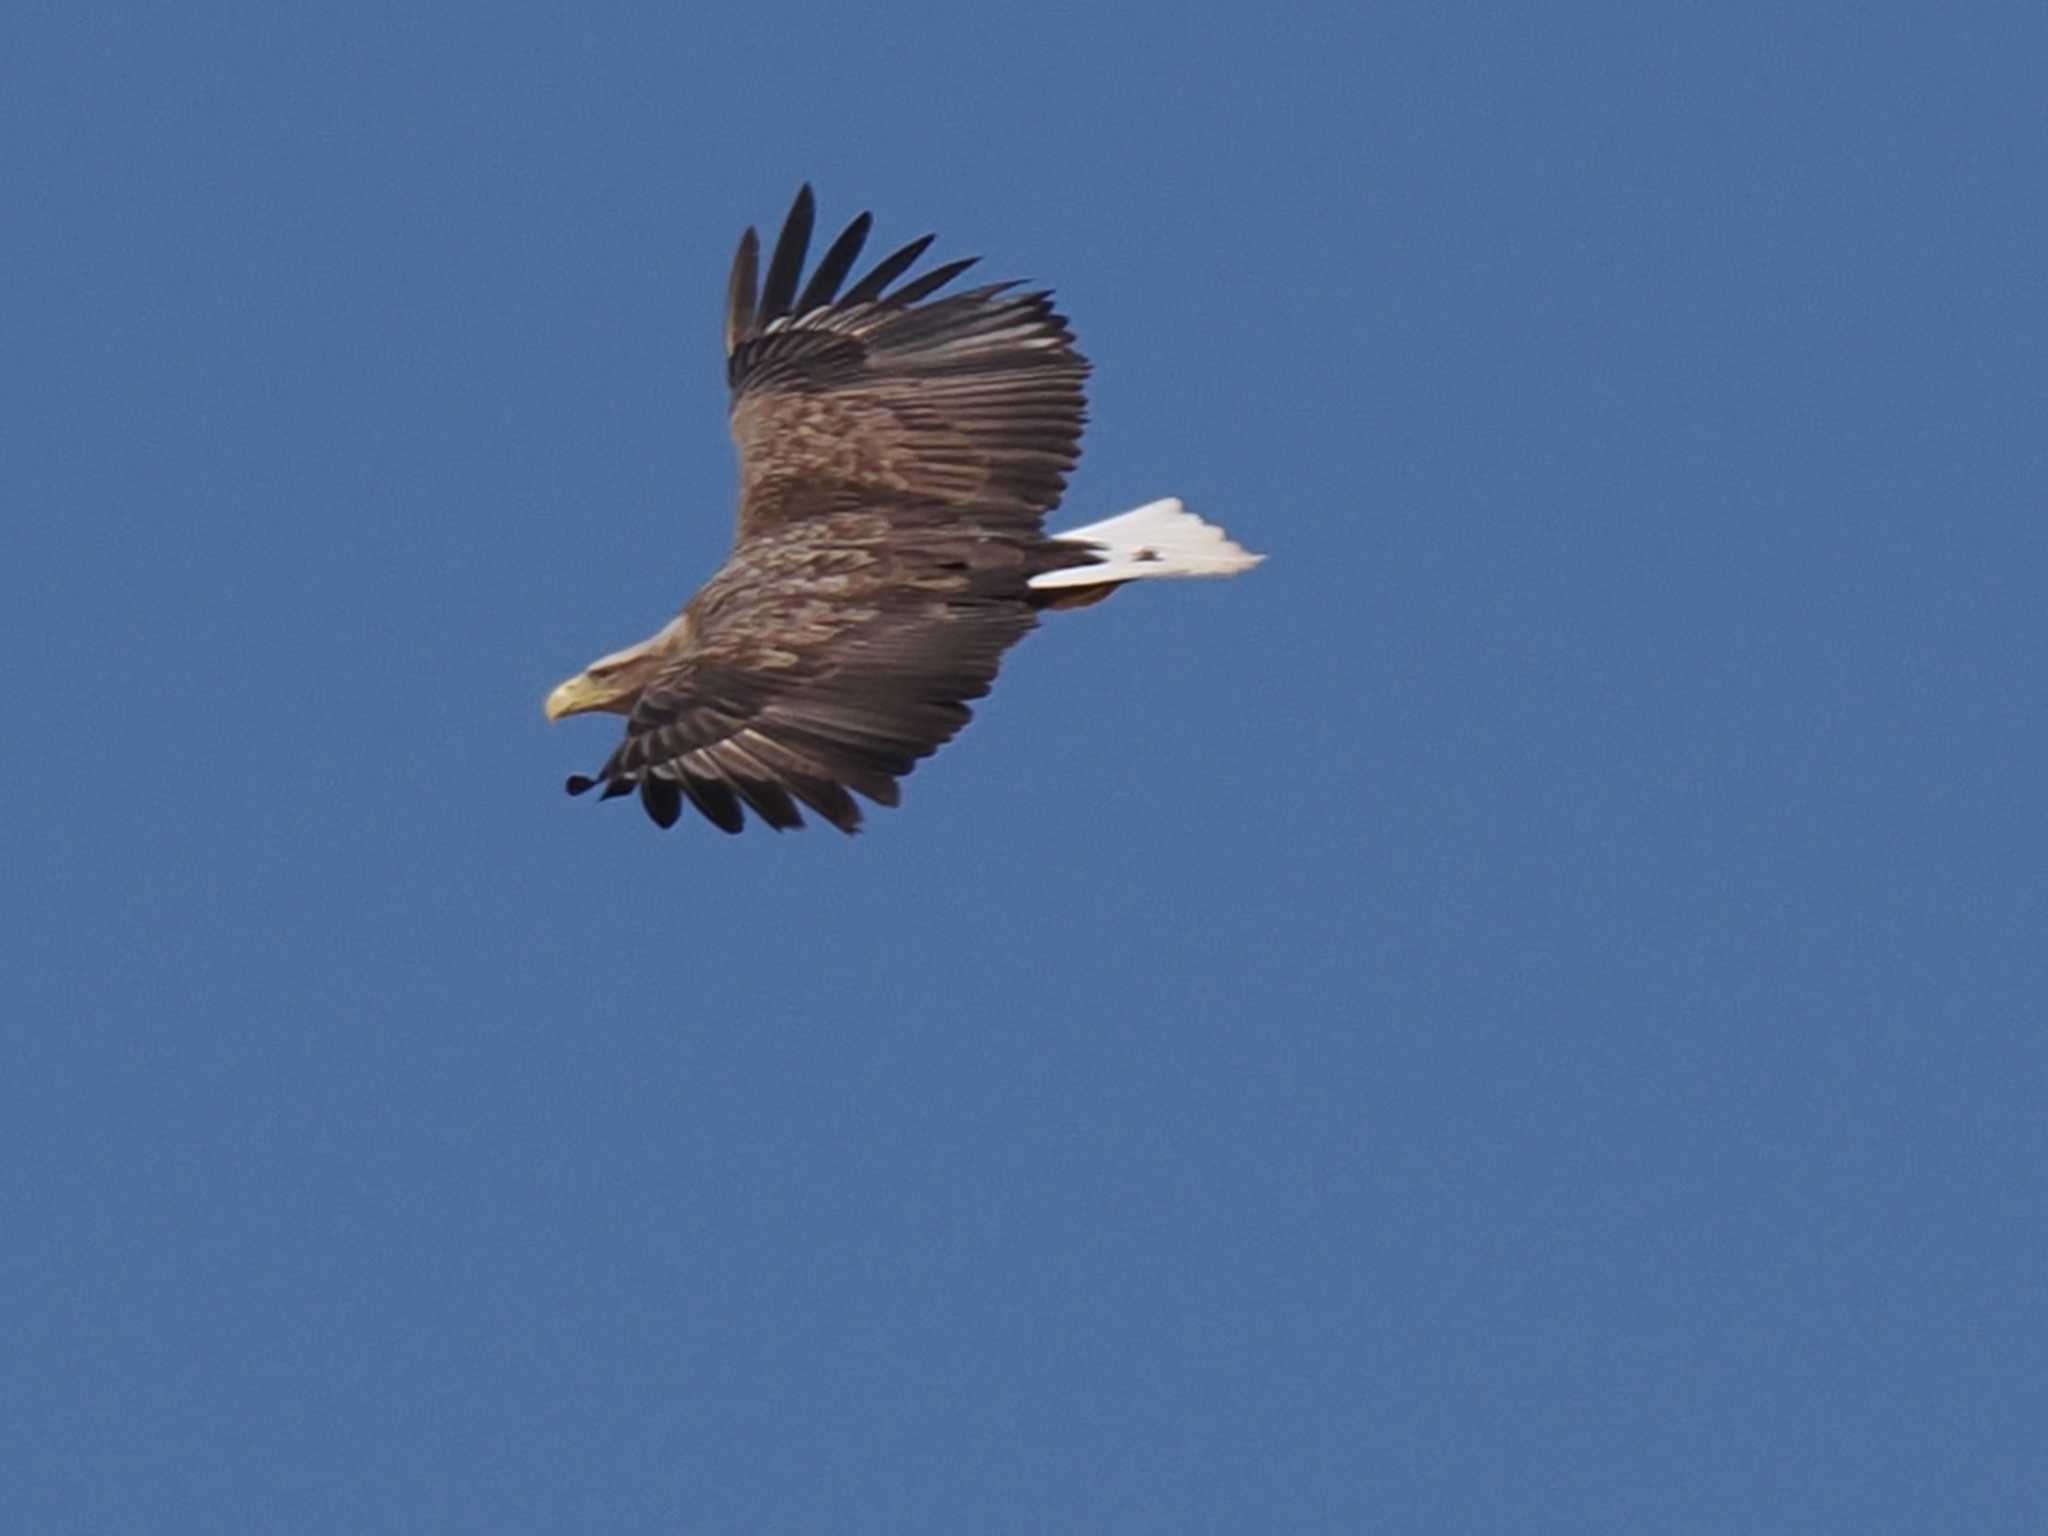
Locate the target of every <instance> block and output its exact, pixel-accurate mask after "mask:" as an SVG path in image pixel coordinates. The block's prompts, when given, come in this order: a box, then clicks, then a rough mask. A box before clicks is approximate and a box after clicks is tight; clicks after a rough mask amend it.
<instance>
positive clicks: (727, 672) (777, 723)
mask: <svg viewBox="0 0 2048 1536" xmlns="http://www.w3.org/2000/svg"><path fill="white" fill-rule="evenodd" d="M813 216H814V208H813V202H812V198H811V189H810V188H809V187H808V186H806V187H804V188H803V189H802V190H801V191H799V192H798V193H797V196H796V202H795V203H794V205H793V206H792V207H791V208H790V210H789V217H788V218H787V219H786V220H785V221H784V223H783V226H782V233H781V235H780V236H779V237H778V238H777V240H776V242H775V251H774V254H773V255H772V256H771V257H770V258H769V261H768V270H767V274H766V277H765V279H764V280H762V281H761V282H760V284H759V286H758V287H757V286H756V281H755V273H756V268H757V264H758V261H759V242H758V240H757V238H756V236H755V233H754V231H753V230H752V229H749V230H748V231H747V232H746V234H745V235H744V236H742V237H741V239H740V246H739V253H738V255H737V256H736V257H735V258H734V260H733V265H732V277H731V280H730V282H729V284H728V285H727V289H726V301H725V372H726V380H727V382H728V384H729V385H730V386H731V389H732V434H733V438H734V440H735V441H736V442H737V444H738V445H739V456H740V498H739V500H740V504H739V519H738V526H737V528H736V530H735V533H734V539H733V547H732V552H731V554H730V555H728V556H727V557H726V562H725V564H724V566H723V567H722V568H721V569H720V570H719V571H718V572H717V573H716V574H715V575H714V576H713V577H712V578H711V580H710V581H709V582H708V583H706V584H705V586H704V588H703V589H702V590H701V591H700V592H698V593H697V595H696V596H695V597H693V598H691V599H690V601H689V603H688V604H687V605H686V606H685V607H684V609H683V611H682V612H681V613H680V614H679V615H677V616H676V617H675V618H674V619H673V620H671V621H670V622H669V623H668V624H667V625H665V626H664V627H663V628H662V629H660V630H659V631H657V632H656V633H655V634H654V635H652V636H651V637H649V638H648V639H646V640H643V641H641V642H640V643H639V644H638V645H633V646H628V647H627V648H626V649H624V650H622V651H615V652H613V653H612V654H611V655H609V656H605V657H601V658H599V659H598V660H597V661H594V662H592V663H591V664H590V665H589V666H588V667H586V668H584V670H583V671H581V672H579V673H577V675H576V676H574V677H572V678H570V679H569V680H568V681H567V682H565V683H563V684H562V685H561V686H560V687H559V688H556V689H555V690H554V692H552V693H551V694H549V695H548V699H547V716H548V718H549V719H550V720H559V719H560V718H561V717H563V716H564V715H573V714H579V713H582V712H584V711H587V710H602V711H607V712H609V713H611V714H615V715H623V716H624V717H625V739H624V740H623V741H622V742H620V744H619V746H618V749H617V750H616V751H614V752H613V753H612V754H611V756H610V757H609V758H608V759H606V761H605V764H604V766H603V767H602V768H600V769H599V770H598V771H597V773H596V774H595V775H594V776H585V775H582V774H578V775H576V776H574V777H572V778H571V779H570V780H569V783H568V789H569V792H570V793H571V794H582V793H583V792H584V791H585V790H588V789H592V788H597V787H599V786H601V787H602V789H603V797H604V798H606V799H610V798H612V797H614V796H620V795H627V794H632V793H635V792H637V793H638V795H639V797H640V803H641V805H642V806H643V807H645V809H646V811H647V814H648V815H649V816H651V817H652V818H653V819H654V820H655V822H657V823H658V824H659V825H661V826H663V827H668V826H673V825H674V824H675V822H676V819H677V818H678V817H679V816H680V815H681V814H682V807H683V804H684V802H686V801H687V802H688V803H689V804H690V805H692V806H694V807H695V808H696V809H697V810H698V811H700V812H701V813H702V814H703V815H704V817H705V818H706V819H707V820H708V821H710V822H711V824H712V825H713V826H716V827H719V828H721V829H723V830H724V831H727V832H738V831H739V830H740V829H741V827H742V826H743V825H744V824H745V821H746V816H745V812H746V811H747V810H751V811H753V812H754V814H755V815H756V816H758V817H759V818H760V819H761V820H762V821H765V822H766V823H767V824H768V825H769V826H771V827H775V828H777V829H781V828H785V827H799V826H802V825H803V817H802V814H801V812H800V811H799V810H798V806H799V805H803V806H807V807H809V808H810V809H811V810H812V811H814V812H815V813H816V814H818V815H819V816H822V817H824V819H825V820H826V821H829V822H830V823H832V825H833V826H835V827H837V828H839V829H840V830H841V831H842V832H853V831H856V830H857V829H858V828H859V826H860V822H861V808H860V806H859V804H858V803H857V802H856V801H855V800H854V798H853V796H854V794H859V795H861V796H863V797H864V798H866V799H868V800H871V801H874V802H875V803H876V804H878V805H886V806H893V805H895V804H896V803H897V798H898V791H897V783H896V781H897V780H898V779H900V778H902V777H903V776H904V775H905V774H907V773H909V772H910V771H911V769H912V768H913V767H914V766H915V765H916V763H917V762H918V760H919V759H921V758H924V757H927V756H929V755H930V754H931V753H933V752H935V751H936V750H937V749H938V748H939V747H940V746H941V745H943V744H944V743H945V742H947V741H949V740H951V739H952V737H953V736H954V735H955V734H956V733H957V732H958V731H959V730H960V728H961V727H962V726H964V725H965V724H966V723H967V720H968V708H967V703H968V700H970V699H978V698H980V697H981V696H982V695H983V694H985V693H987V692H988V690H989V684H990V683H991V682H992V681H993V680H994V678H995V675H996V669H997V667H998V666H999V665H1000V664H1001V662H1002V658H1003V653H1004V652H1005V651H1007V650H1008V649H1009V648H1010V647H1011V646H1012V645H1014V644H1016V643H1017V641H1018V640H1020V639H1022V638H1023V637H1024V635H1025V633H1026V632H1027V631H1028V630H1030V629H1031V628H1032V627H1033V626H1034V625H1036V624H1037V622H1038V618H1039V615H1040V614H1042V613H1044V612H1046V611H1048V610H1051V609H1064V608H1077V607H1081V606H1084V605H1086V604H1088V603H1092V602H1096V601H1099V600H1100V599H1101V598H1103V597H1106V596H1108V595H1109V593H1111V592H1112V591H1114V590H1115V589H1116V588H1118V587H1119V586H1122V585H1123V584H1124V583H1125V582H1128V581H1134V580H1140V579H1149V578H1153V577H1161V576H1227V575H1230V574H1232V573H1233V572H1236V571H1241V570H1244V569H1246V568H1247V567H1249V566H1252V565H1255V564H1257V563H1258V561H1259V560H1260V559H1262V558H1263V557H1262V556H1259V555H1254V554H1250V553H1247V552H1246V551H1245V550H1243V549H1241V548H1239V547H1238V546H1237V545H1236V544H1234V543H1233V542H1231V540H1230V539H1229V537H1228V536H1227V535H1225V534H1224V532H1223V531H1222V530H1221V529H1220V528H1216V527H1213V526H1211V525H1210V524H1208V523H1205V522H1203V521H1202V520H1201V519H1200V518H1198V517H1196V516H1195V515H1194V514H1193V513H1192V512H1189V511H1186V510H1185V509H1184V508H1183V507H1182V506H1181V504H1180V503H1179V502H1178V501H1176V500H1171V499H1168V500H1164V501H1154V502H1151V503H1149V504H1147V505H1145V506H1142V507H1139V508H1137V509H1136V510H1135V511H1131V512H1125V513H1122V514H1121V515H1119V516H1116V517H1111V518H1108V519H1107V520H1105V521H1102V522H1098V523H1091V524H1089V525H1087V526H1086V527H1081V528H1071V529H1068V530H1067V531H1066V532H1064V533H1056V534H1047V533H1046V532H1045V527H1044V525H1045V516H1046V514H1047V513H1048V512H1050V511H1051V510H1052V509H1053V508H1054V507H1056V506H1057V505H1059V500H1060V495H1061V493H1062V492H1063V491H1064V490H1065V488H1066V480H1067V473H1068V471H1070V470H1071V469H1073V467H1074V464H1075V461H1076V460H1077V459H1078V458H1079V456H1080V443H1081V423H1082V420H1083V416H1084V404H1085V403H1084V400H1083V397H1082V381H1083V380H1084V379H1086V378H1087V376H1088V362H1087V360H1086V359H1085V358H1083V357H1082V356H1081V354H1080V353H1079V352H1077V351H1075V350H1074V338H1073V333H1072V331H1070V330H1069V329H1068V326H1067V322H1066V320H1065V318H1064V317H1063V316H1061V315H1060V314H1059V312H1058V311H1057V310H1055V309H1054V308H1053V304H1052V295H1051V294H1050V293H1049V292H1043V291H1026V292H1019V291H1018V286H1019V285H1017V284H1016V283H991V284H989V285H987V286H985V287H979V288H971V289H968V290H966V291H964V292H959V293H954V294H952V295H950V296H947V297H935V295H937V294H938V293H939V291H940V290H941V289H942V288H944V287H946V285H947V284H949V283H951V282H952V281H953V279H955V278H957V277H958V276H959V275H960V274H961V273H962V272H964V271H966V270H967V268H968V267H970V266H972V265H973V264H974V259H973V258H969V259H968V260H964V261H953V262H948V263H946V264H945V265H943V266H939V267H935V268H933V269H932V270H930V271H928V272H926V273H924V274H923V275H922V276H919V277H913V278H911V279H909V280H908V281H899V280H900V279H902V278H903V277H904V275H905V274H906V273H907V272H909V270H910V269H911V268H912V267H913V266H914V265H915V264H916V262H917V260H918V258H919V257H921V256H922V255H923V254H924V251H925V247H926V246H928V245H930V244H931V241H932V236H930V235H926V236H925V237H923V238H922V239H919V240H913V241H912V242H911V243H910V244H908V245H906V246H904V247H903V248H902V249H901V250H898V251H896V252H895V253H894V254H893V255H890V256H887V257H885V258H883V259H882V260H881V261H880V262H878V263H876V265H875V266H874V268H873V269H872V270H871V271H869V272H868V273H867V275H866V276H864V277H862V278H860V279H859V280H858V281H856V282H855V283H854V284H853V285H852V286H851V287H849V288H846V289H845V291H844V292H841V284H843V283H844V282H845V280H846V278H847V276H848V274H849V273H850V272H851V271H852V270H853V266H854V262H855V260H856V259H857V258H858V257H859V255H860V252H861V247H862V245H863V244H864V243H865V242H866V239H867V234H868V228H869V225H870V223H871V222H872V221H871V220H870V218H869V216H868V215H867V214H865V213H863V214H862V215H861V216H860V217H859V218H857V219H855V220H854V221H853V222H852V223H851V224H850V225H848V226H847V228H846V231H845V233H843V234H841V235H840V236H839V238H838V239H837V240H835V241H833V242H832V245H831V247H830V248H829V249H828V250H827V251H826V252H825V255H824V257H823V259H822V260H820V261H819V263H818V264H817V266H816V267H815V268H813V269H812V271H811V273H810V276H809V279H808V280H807V281H806V280H805V279H804V273H803V268H804V260H805V255H806V252H807V251H808V249H809V246H810V239H811V225H812V220H813ZM849 791H851V792H852V793H849Z"/></svg>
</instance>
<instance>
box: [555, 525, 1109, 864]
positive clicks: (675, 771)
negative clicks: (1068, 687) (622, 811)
mask: <svg viewBox="0 0 2048 1536" xmlns="http://www.w3.org/2000/svg"><path fill="white" fill-rule="evenodd" d="M906 531H911V532H913V533H914V535H915V536H914V537H911V538H906V537H905V536H904V535H905V533H906ZM1041 543H1042V541H1039V540H1036V539H1004V538H989V537H987V536H985V535H980V534H976V533H973V532H971V531H968V532H963V531H962V530H960V529H959V528H958V527H957V526H956V525H955V524H954V522H953V518H952V509H951V508H949V507H947V506H944V505H943V504H931V505H926V506H924V507H922V508H917V507H910V506H904V507H898V508H896V509H894V512H893V514H892V515H890V516H881V515H876V514H872V513H841V514H837V515H833V516H828V517H822V518H815V519H811V520H808V521H806V522H805V523H803V524H801V525H797V526H795V527H793V528H791V529H789V530H786V531H785V532H784V533H782V534H780V535H769V536H767V537H764V538H762V539H759V540H756V541H754V542H753V543H752V544H750V545H748V546H747V547H745V548H744V549H742V550H740V551H738V552H736V553H735V555H734V557H733V559H732V560H731V561H730V562H728V564H727V565H726V567H725V568H724V569H723V570H721V571H720V572H719V573H718V575H717V576H715V577H713V578H712V580H711V582H710V583H709V584H708V585H707V586H706V587H705V588H704V590H703V591H702V592H700V593H699V594H698V595H697V597H696V598H694V599H693V600H692V601H691V603H690V606H689V607H688V608H687V609H686V610H685V611H684V612H685V620H684V624H683V626H682V630H681V633H680V635H679V637H678V640H677V642H676V645H675V649H674V652H673V654H672V655H671V656H670V658H669V659H668V660H667V662H666V664H665V665H664V666H663V668H662V669H661V671H660V672H659V673H658V674H657V675H656V677H655V678H654V679H653V680H652V681H651V682H650V683H649V684H648V685H647V687H646V688H645V689H644V690H643V691H642V693H641V696H640V699H639V701H638V704H637V706H636V707H635V709H634V710H633V713H632V714H631V715H630V716H629V717H628V719H627V722H626V737H625V740H624V741H623V742H622V743H621V744H620V745H619V748H618V750H617V751H615V752H614V753H613V754H612V756H611V758H610V760H609V761H607V762H606V764H605V765H604V767H603V769H602V770H600V772H599V774H598V778H597V780H595V781H593V780H584V779H578V780H575V781H573V782H572V783H571V786H570V787H571V788H572V789H579V788H589V787H590V786H591V784H592V783H594V782H602V783H604V784H605V786H606V788H605V793H606V794H607V795H618V794H625V793H628V792H630V791H632V790H634V789H636V788H637V789H638V791H639V793H640V798H641V801H642V803H643V804H644V805H645V807H646V809H647V812H648V814H649V815H651V816H652V817H653V818H654V819H655V820H656V821H657V822H660V823H661V824H662V825H663V826H669V825H672V824H673V823H674V822H675V820H676V818H677V816H678V815H679V814H680V813H681V809H682V802H683V801H685V800H687V801H689V802H690V803H691V804H693V805H694V806H696V807H697V809H698V810H700V811H701V812H703V814H704V815H705V817H706V818H708V819H709V820H710V821H711V822H712V823H713V824H715V825H717V826H719V827H722V828H723V829H724V830H726V831H728V832H737V831H739V830H740V829H741V826H742V825H743V823H744V820H745V817H744V814H743V810H742V808H743V807H745V808H749V809H752V810H753V811H754V812H755V814H756V815H758V816H759V817H760V818H761V819H762V820H763V821H765V822H767V823H768V824H769V825H770V826H773V827H776V828H778V829H780V828H784V827H796V826H801V825H802V824H803V817H802V815H801V813H800V812H799V810H798V805H799V804H802V805H806V806H809V807H810V808H811V809H812V810H814V811H816V812H817V813H818V814H819V815H821V816H823V817H824V818H825V819H826V820H827V821H829V822H831V823H832V824H833V825H834V826H836V827H838V828H839V829H840V830H841V831H844V832H852V831H855V830H856V829H858V827H859V826H860V822H861V811H860V807H859V805H858V804H857V803H856V802H855V800H854V799H853V796H852V795H851V794H849V793H848V791H849V790H853V791H857V792H858V793H860V794H861V795H863V796H865V797H866V798H868V799H870V800H873V801H875V802H877V803H878V804H881V805H891V806H893V805H895V804H896V803H897V799H898V791H897V786H896V781H897V779H899V778H901V777H902V776H903V775H904V774H907V773H909V772H910V770H911V769H912V767H914V766H915V765H916V763H917V761H918V760H919V759H921V758H923V757H926V756H929V755H930V754H931V753H932V752H933V751H935V750H937V748H938V747H939V746H941V745H942V744H943V743H945V742H946V741H948V740H950V739H951V738H952V737H953V736H954V735H955V734H956V733H957V732H958V731H959V730H960V728H961V727H962V726H964V725H965V724H966V723H967V721H968V719H969V711H968V708H967V701H968V700H970V699H976V698H979V697H981V696H982V695H983V694H985V693H987V692H988V689H989V684H990V683H991V682H992V681H993V680H994V678H995V675H996V669H997V668H998V666H999V665H1000V664H1001V661H1002V656H1003V652H1004V651H1005V650H1007V649H1008V648H1009V647H1010V646H1011V645H1013V644H1015V643H1016V641H1017V640H1019V639H1020V638H1022V636H1023V635H1024V634H1025V633H1026V632H1027V631H1028V630H1029V629H1030V628H1031V627H1032V625H1033V624H1034V623H1035V622H1036V611H1035V605H1034V603H1033V602H1032V600H1031V599H1030V597H1029V595H1028V591H1027V583H1028V582H1029V580H1030V577H1031V576H1032V575H1033V574H1034V573H1036V572H1038V571H1042V570H1045V569H1047V568H1048V563H1049V560H1048V556H1047V555H1046V554H1045V552H1044V551H1043V550H1042V549H1041V548H1040V547H1039V546H1040V544H1041ZM1050 558H1051V559H1052V560H1054V561H1056V560H1059V559H1062V558H1063V559H1066V560H1069V561H1071V559H1072V554H1071V552H1069V553H1068V554H1066V555H1065V556H1057V555H1056V556H1052V557H1050Z"/></svg>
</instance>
